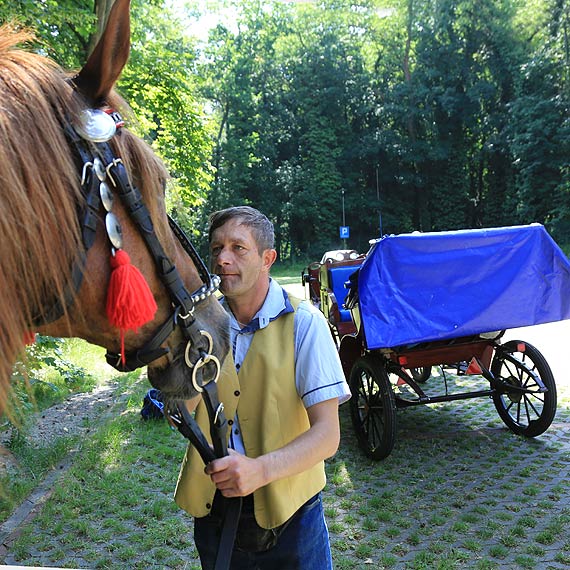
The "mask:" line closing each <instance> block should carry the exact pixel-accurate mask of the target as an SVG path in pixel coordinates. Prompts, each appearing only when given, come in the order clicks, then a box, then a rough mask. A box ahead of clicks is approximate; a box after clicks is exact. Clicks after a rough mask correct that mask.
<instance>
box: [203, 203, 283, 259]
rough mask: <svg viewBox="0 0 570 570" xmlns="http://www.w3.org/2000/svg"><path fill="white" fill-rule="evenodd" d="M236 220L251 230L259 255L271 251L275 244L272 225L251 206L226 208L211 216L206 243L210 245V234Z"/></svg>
mask: <svg viewBox="0 0 570 570" xmlns="http://www.w3.org/2000/svg"><path fill="white" fill-rule="evenodd" d="M236 219H237V220H239V223H240V224H241V225H243V226H245V227H247V228H249V229H250V230H251V233H252V236H253V238H254V239H255V243H256V244H257V250H258V251H259V253H261V252H263V251H264V250H266V249H273V247H274V243H275V233H274V230H273V224H272V223H271V222H270V221H269V219H268V218H267V216H266V215H265V214H262V213H261V212H260V211H259V210H256V209H255V208H252V207H251V206H233V207H232V208H226V209H225V210H219V211H217V212H214V213H213V214H211V215H210V228H209V231H208V242H209V243H210V244H211V243H212V234H213V233H214V231H215V230H217V229H218V228H219V227H221V226H223V225H224V224H225V223H227V222H229V221H230V220H236Z"/></svg>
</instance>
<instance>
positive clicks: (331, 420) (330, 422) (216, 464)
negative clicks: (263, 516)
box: [204, 398, 340, 497]
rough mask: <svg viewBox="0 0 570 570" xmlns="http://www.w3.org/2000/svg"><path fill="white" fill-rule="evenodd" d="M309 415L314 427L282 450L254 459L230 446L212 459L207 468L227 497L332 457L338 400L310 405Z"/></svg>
mask: <svg viewBox="0 0 570 570" xmlns="http://www.w3.org/2000/svg"><path fill="white" fill-rule="evenodd" d="M307 415H308V416H309V423H310V425H311V427H310V428H309V429H308V430H307V431H306V432H305V433H302V434H301V435H300V436H299V437H297V438H296V439H294V440H293V441H291V442H290V443H288V444H287V445H285V446H284V447H282V448H281V449H276V450H275V451H272V452H271V453H266V454H265V455H260V456H259V457H257V458H255V459H253V458H251V457H246V456H245V455H242V454H241V453H237V452H236V451H234V450H233V449H230V450H229V453H230V455H228V456H227V457H222V458H220V459H216V460H215V461H212V462H211V463H209V464H208V465H207V466H206V468H205V470H204V471H205V472H206V473H207V474H208V475H210V477H211V479H212V481H213V482H214V483H215V485H216V487H217V488H218V489H219V490H220V491H221V493H222V495H224V497H245V496H246V495H249V494H250V493H253V492H254V491H255V490H257V489H259V488H260V487H263V486H264V485H267V484H268V483H271V482H272V481H276V480H278V479H282V478H284V477H290V476H291V475H296V474H297V473H301V472H303V471H306V470H307V469H309V468H311V467H312V466H313V465H316V464H317V463H318V462H319V461H322V460H324V459H327V458H328V457H332V456H333V455H334V454H335V453H336V450H337V448H338V444H339V441H340V429H339V424H338V399H337V398H332V399H330V400H325V401H324V402H320V403H319V404H315V405H313V406H310V407H309V408H307Z"/></svg>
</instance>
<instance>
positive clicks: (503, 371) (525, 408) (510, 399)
mask: <svg viewBox="0 0 570 570" xmlns="http://www.w3.org/2000/svg"><path fill="white" fill-rule="evenodd" d="M519 345H524V347H525V348H524V352H521V351H520V350H519V348H520V346H519ZM502 348H503V350H504V351H507V352H508V353H509V354H512V355H513V356H514V357H515V358H517V359H518V360H520V361H521V362H522V363H523V364H524V365H525V366H526V367H527V368H528V370H530V371H531V372H532V373H533V374H536V375H537V376H538V377H539V378H540V380H541V381H542V383H543V384H544V385H545V387H546V388H547V389H548V391H547V392H544V393H540V392H538V388H539V386H538V384H537V382H536V379H535V378H534V377H533V375H532V374H529V372H528V371H527V370H526V369H525V368H523V367H522V366H521V365H518V364H515V363H513V362H509V361H508V360H506V359H504V358H502V357H501V353H500V352H496V353H495V357H494V358H493V363H492V365H491V372H492V373H493V376H495V378H501V379H502V380H503V381H504V382H506V383H507V384H510V385H511V386H517V387H522V388H526V389H527V390H529V392H524V393H521V392H509V390H508V387H507V388H506V389H505V390H503V391H502V392H501V393H497V394H495V395H494V396H493V403H494V404H495V408H497V412H498V413H499V416H501V419H502V420H503V421H504V422H505V424H506V425H507V427H508V428H509V429H510V430H511V431H513V432H514V433H516V434H519V435H524V436H526V437H535V436H537V435H540V434H541V433H543V432H545V431H546V430H547V429H548V427H549V426H550V424H551V423H552V420H553V419H554V415H555V413H556V384H555V383H554V376H553V375H552V371H551V370H550V366H549V365H548V363H547V362H546V360H545V358H544V356H542V354H541V353H540V352H539V351H538V350H537V349H536V348H535V347H534V346H532V345H530V344H528V343H526V342H522V341H520V340H511V341H509V342H507V343H505V344H504V345H503V347H502Z"/></svg>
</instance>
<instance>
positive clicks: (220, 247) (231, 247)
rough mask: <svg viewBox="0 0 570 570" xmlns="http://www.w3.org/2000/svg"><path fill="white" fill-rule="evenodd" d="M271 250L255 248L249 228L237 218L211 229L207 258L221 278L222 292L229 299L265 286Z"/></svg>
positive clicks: (248, 293) (249, 293)
mask: <svg viewBox="0 0 570 570" xmlns="http://www.w3.org/2000/svg"><path fill="white" fill-rule="evenodd" d="M270 251H272V250H265V252H259V251H258V249H257V244H256V243H255V239H254V238H253V234H252V232H251V230H250V229H249V228H248V227H247V226H244V225H243V224H242V223H241V222H240V220H239V219H231V220H229V221H228V222H226V223H225V224H224V225H223V226H221V227H219V228H217V229H216V230H214V232H213V233H212V239H211V242H210V260H211V265H212V270H213V271H214V273H217V274H218V275H219V276H220V277H221V279H222V283H221V285H220V290H221V291H222V293H223V294H224V295H225V296H226V297H228V298H230V299H231V298H237V297H243V296H245V295H252V294H255V293H256V292H257V291H260V290H262V289H263V287H266V284H267V278H268V273H269V267H270V266H271V263H269V264H268V263H267V262H268V259H267V252H270Z"/></svg>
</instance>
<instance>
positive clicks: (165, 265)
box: [35, 109, 242, 570]
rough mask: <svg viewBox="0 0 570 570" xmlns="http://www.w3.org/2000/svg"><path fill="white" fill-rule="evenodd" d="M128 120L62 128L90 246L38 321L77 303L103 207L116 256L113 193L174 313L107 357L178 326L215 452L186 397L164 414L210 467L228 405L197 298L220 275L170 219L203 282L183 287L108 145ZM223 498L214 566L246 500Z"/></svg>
mask: <svg viewBox="0 0 570 570" xmlns="http://www.w3.org/2000/svg"><path fill="white" fill-rule="evenodd" d="M123 125H124V122H123V121H122V119H121V117H120V115H119V114H118V113H116V112H114V111H112V110H107V111H103V110H100V109H88V110H86V111H83V113H82V117H81V122H80V124H76V125H73V126H71V124H69V125H68V126H66V128H65V131H66V137H67V139H68V141H69V143H70V146H71V147H72V148H73V149H74V151H75V155H76V160H77V162H78V164H79V166H80V169H81V172H82V175H81V186H82V191H83V194H84V196H85V199H86V205H85V208H84V210H83V212H81V214H80V223H81V235H82V240H83V244H84V248H85V251H84V252H82V254H81V255H80V256H78V259H77V260H76V261H75V263H74V265H73V267H72V279H71V282H70V285H69V286H68V288H67V290H66V291H65V292H64V293H65V294H64V300H63V301H57V302H56V303H55V304H54V305H53V306H52V307H50V308H49V309H48V310H47V311H46V312H44V314H43V316H42V318H41V319H39V318H38V319H36V322H35V324H37V325H38V324H41V323H46V322H50V321H54V320H56V319H57V318H59V317H61V316H62V315H63V314H64V312H65V308H66V306H69V305H71V303H72V302H73V299H74V297H75V294H76V293H77V291H79V288H80V286H81V282H82V280H83V271H84V268H85V261H86V256H87V251H88V250H89V249H90V248H91V246H92V245H93V244H94V242H95V235H96V231H97V223H98V220H99V217H100V209H101V205H102V206H103V208H104V210H105V212H106V214H105V228H106V232H107V237H108V239H109V241H110V243H111V247H112V252H113V254H114V252H115V249H120V248H121V247H122V230H121V226H120V223H119V220H118V218H117V217H116V216H115V214H114V213H113V211H112V209H113V204H114V200H115V197H114V192H115V193H116V194H117V196H118V197H119V199H120V200H121V202H122V204H123V206H124V207H125V209H126V211H127V212H128V214H129V216H130V218H131V220H132V222H133V223H134V225H135V227H136V228H137V230H138V231H139V233H140V234H141V236H142V238H143V240H144V242H145V244H146V246H147V248H148V250H149V252H150V255H151V256H152V258H153V260H154V262H155V266H156V270H157V272H158V275H159V277H160V280H161V281H162V283H163V285H164V287H165V288H166V290H167V292H168V294H169V297H170V299H171V302H172V306H173V309H172V314H171V315H170V316H169V317H168V319H166V321H165V322H164V323H163V324H162V325H160V326H159V328H158V329H157V331H156V332H155V333H154V335H153V337H152V338H151V340H149V341H148V342H147V343H146V344H145V345H144V346H142V347H141V348H139V349H137V350H135V351H131V352H128V353H126V354H125V355H123V356H122V355H121V354H115V353H111V352H107V354H106V360H107V362H108V363H109V364H110V365H111V366H113V367H114V368H116V369H117V370H119V371H120V372H127V371H131V370H135V369H137V368H140V367H142V366H145V365H147V364H149V363H150V362H152V361H154V360H156V359H157V358H160V357H161V356H164V355H165V354H167V353H168V352H169V349H168V348H165V347H162V346H161V345H162V344H163V343H164V342H165V341H166V339H167V338H168V337H169V336H170V334H172V333H173V332H174V330H175V329H176V327H179V328H180V330H181V333H182V335H183V337H184V339H185V342H186V350H185V353H184V359H185V363H186V365H187V366H188V367H189V368H190V369H192V384H193V387H194V389H195V390H196V391H197V392H199V393H201V395H202V399H203V401H204V404H205V406H206V410H207V412H208V416H209V420H210V436H211V440H212V442H213V449H212V447H211V446H210V444H209V443H208V441H207V439H206V437H205V436H204V434H203V433H202V431H201V429H200V428H199V426H198V424H197V423H196V421H195V420H194V418H193V417H192V415H191V414H190V413H189V412H188V410H187V408H186V406H185V405H184V403H183V402H182V401H172V402H169V405H168V408H167V410H166V415H167V416H168V417H169V419H170V421H171V423H172V424H173V425H174V426H176V428H177V429H178V430H179V431H180V433H181V434H182V435H183V436H184V437H186V438H187V439H188V440H190V442H191V443H192V445H194V447H196V449H197V451H198V453H199V454H200V456H201V458H202V460H203V461H204V463H205V464H207V463H209V462H211V461H213V460H214V459H216V458H219V457H223V456H225V455H227V454H228V450H227V437H226V434H227V425H228V424H227V420H226V418H225V415H224V406H223V403H221V402H220V401H219V399H218V390H217V380H218V378H219V375H220V362H219V360H218V358H217V357H216V356H214V355H213V354H212V350H213V339H212V336H211V335H210V334H209V333H208V332H207V331H204V330H201V329H199V328H198V325H197V321H196V319H195V317H194V311H195V308H196V306H197V305H198V304H199V303H201V302H202V301H204V300H205V299H207V298H208V297H210V296H211V295H212V294H213V293H214V292H215V291H216V290H217V289H218V287H219V284H220V278H219V277H218V276H217V275H213V274H210V272H209V271H208V269H207V267H206V265H205V263H204V261H203V260H202V258H201V257H200V255H199V254H198V252H197V251H196V249H195V247H194V246H193V244H192V243H191V241H190V240H189V238H188V237H187V236H186V234H185V233H184V231H183V230H182V229H181V228H180V226H178V224H177V223H176V222H175V221H174V220H173V219H172V218H171V217H170V216H168V222H169V225H170V228H171V230H172V232H173V233H174V235H175V236H176V238H177V239H178V240H179V242H180V244H181V245H182V247H183V248H184V250H185V251H186V253H187V254H188V255H189V256H190V258H191V259H192V262H193V263H194V265H195V267H196V269H197V270H198V274H199V276H200V278H201V280H202V282H203V285H202V286H201V287H200V288H198V289H197V290H196V291H194V292H193V293H190V292H189V291H188V290H187V289H186V286H185V285H184V282H183V280H182V278H181V276H180V273H179V272H178V270H177V268H176V266H175V265H174V264H173V263H172V261H171V260H170V259H169V258H168V256H167V255H166V253H165V252H164V249H163V247H162V245H161V243H160V241H159V239H158V237H157V235H156V233H155V230H154V225H153V222H152V219H151V217H150V213H149V211H148V209H147V207H146V205H145V203H144V201H143V198H142V196H141V193H140V191H139V190H138V188H137V187H136V186H134V185H132V184H131V183H130V181H129V178H128V174H127V171H126V168H125V166H124V164H123V162H122V160H121V159H120V158H117V157H116V156H115V154H114V152H113V150H112V149H111V146H110V144H109V142H108V141H109V140H110V139H111V138H112V137H113V136H114V135H115V134H116V132H117V130H118V129H120V128H121V127H122V126H123ZM113 190H114V192H113ZM66 303H67V305H66ZM191 347H195V348H196V349H197V350H198V353H199V355H200V356H199V358H198V360H196V361H195V362H192V361H191V358H190V348H191ZM208 365H209V366H208ZM226 501H227V510H226V516H225V520H224V525H223V528H222V535H221V541H220V545H219V549H218V556H217V559H216V566H215V568H216V570H224V569H226V568H229V564H230V560H231V554H232V550H233V545H234V540H235V535H236V530H237V526H238V521H239V517H240V512H241V504H242V500H241V497H239V498H235V499H226Z"/></svg>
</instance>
